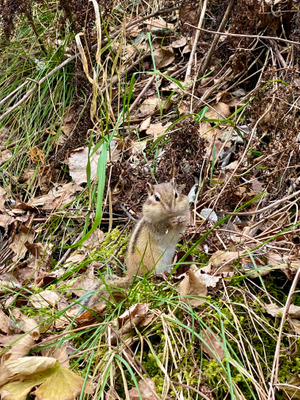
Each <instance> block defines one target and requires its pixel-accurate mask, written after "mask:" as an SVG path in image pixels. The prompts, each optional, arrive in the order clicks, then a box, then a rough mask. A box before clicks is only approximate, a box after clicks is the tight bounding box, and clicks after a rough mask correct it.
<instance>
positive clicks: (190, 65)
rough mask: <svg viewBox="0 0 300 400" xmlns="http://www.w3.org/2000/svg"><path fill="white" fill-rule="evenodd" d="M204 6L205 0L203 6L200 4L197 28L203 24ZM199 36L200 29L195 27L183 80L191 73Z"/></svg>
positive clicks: (205, 4)
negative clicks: (195, 30)
mask: <svg viewBox="0 0 300 400" xmlns="http://www.w3.org/2000/svg"><path fill="white" fill-rule="evenodd" d="M206 6H207V0H204V3H203V6H202V10H201V15H200V18H199V22H198V28H200V27H201V26H202V24H203V20H204V16H205V12H206ZM199 36H200V30H199V29H197V32H196V35H195V40H194V43H193V48H192V51H191V54H190V59H189V62H188V64H187V69H186V73H185V81H186V80H187V79H188V77H189V76H190V75H191V71H192V65H193V61H194V55H195V52H196V48H197V43H198V40H199Z"/></svg>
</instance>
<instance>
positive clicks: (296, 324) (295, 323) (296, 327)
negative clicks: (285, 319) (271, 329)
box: [290, 318, 300, 335]
mask: <svg viewBox="0 0 300 400" xmlns="http://www.w3.org/2000/svg"><path fill="white" fill-rule="evenodd" d="M290 324H291V327H292V329H293V331H294V332H295V333H296V335H300V321H299V320H298V319H293V318H292V319H290Z"/></svg>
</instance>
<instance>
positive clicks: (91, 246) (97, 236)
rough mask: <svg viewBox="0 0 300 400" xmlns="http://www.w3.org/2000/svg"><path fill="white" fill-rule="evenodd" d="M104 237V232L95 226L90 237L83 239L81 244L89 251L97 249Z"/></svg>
mask: <svg viewBox="0 0 300 400" xmlns="http://www.w3.org/2000/svg"><path fill="white" fill-rule="evenodd" d="M104 239H105V233H104V232H103V231H101V230H100V229H99V228H96V229H95V230H94V232H93V233H92V234H91V235H90V237H89V238H88V239H86V240H85V241H84V243H83V245H82V246H83V247H84V248H86V249H88V250H89V251H92V250H95V249H99V245H100V244H101V243H102V242H103V241H104Z"/></svg>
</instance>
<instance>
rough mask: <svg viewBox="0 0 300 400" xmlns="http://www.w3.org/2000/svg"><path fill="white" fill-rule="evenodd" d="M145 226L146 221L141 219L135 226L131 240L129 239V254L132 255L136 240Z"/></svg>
mask: <svg viewBox="0 0 300 400" xmlns="http://www.w3.org/2000/svg"><path fill="white" fill-rule="evenodd" d="M145 224H146V221H144V220H143V219H141V220H140V221H139V222H138V223H137V226H136V229H134V231H133V234H132V239H131V250H130V251H131V253H134V251H135V248H136V244H137V241H138V238H139V236H140V234H141V231H142V229H143V226H144V225H145Z"/></svg>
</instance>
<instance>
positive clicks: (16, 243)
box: [9, 225, 34, 261]
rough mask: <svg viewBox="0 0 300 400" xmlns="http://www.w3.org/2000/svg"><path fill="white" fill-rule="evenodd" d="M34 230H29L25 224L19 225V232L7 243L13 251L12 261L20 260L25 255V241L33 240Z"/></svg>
mask: <svg viewBox="0 0 300 400" xmlns="http://www.w3.org/2000/svg"><path fill="white" fill-rule="evenodd" d="M33 238H34V232H33V230H29V231H28V228H26V227H25V226H22V225H21V226H20V228H19V233H17V234H16V235H15V236H14V239H13V242H12V243H11V244H10V245H9V248H10V249H11V250H12V251H13V252H14V254H15V255H14V256H13V257H12V260H13V261H17V260H21V259H22V258H24V257H25V254H26V253H27V247H26V246H25V243H27V242H28V243H30V242H32V241H33Z"/></svg>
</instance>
